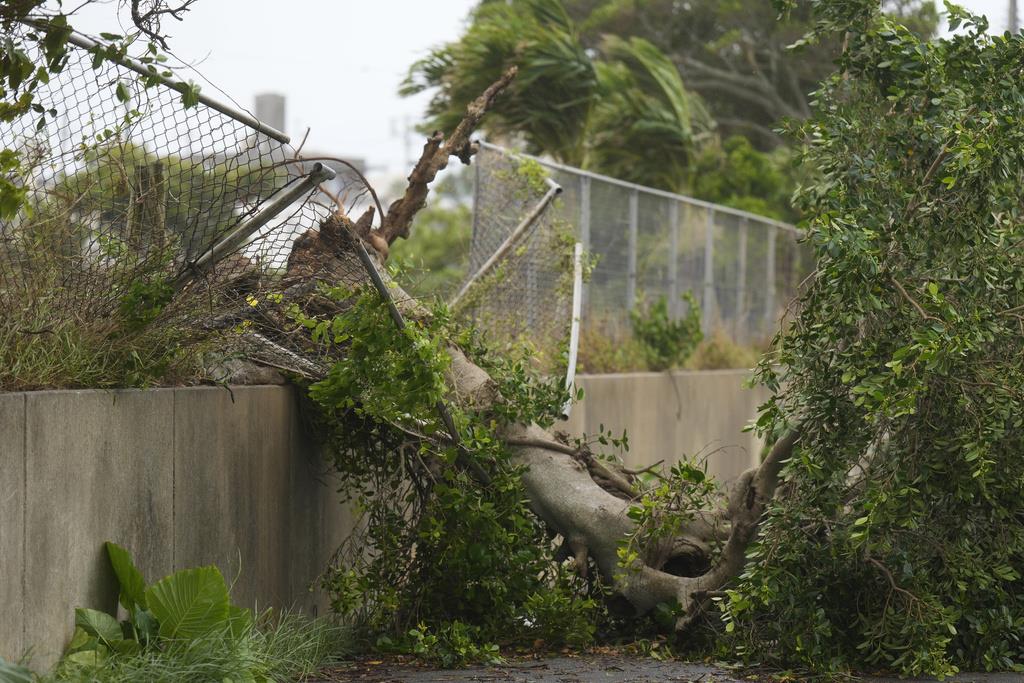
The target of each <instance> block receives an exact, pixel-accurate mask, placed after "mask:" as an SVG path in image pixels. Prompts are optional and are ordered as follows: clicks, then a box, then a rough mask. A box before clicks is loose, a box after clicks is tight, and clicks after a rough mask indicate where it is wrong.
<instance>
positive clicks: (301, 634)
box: [0, 542, 343, 683]
mask: <svg viewBox="0 0 1024 683" xmlns="http://www.w3.org/2000/svg"><path fill="white" fill-rule="evenodd" d="M106 549H107V554H108V556H109V558H110V563H111V566H112V567H113V569H114V573H115V575H116V576H117V578H118V581H119V583H120V586H121V591H120V596H119V602H120V604H121V606H122V607H123V608H124V609H125V612H126V613H127V615H128V618H127V619H126V620H124V621H123V622H118V620H117V619H116V618H114V617H113V616H111V615H109V614H107V613H106V612H101V611H98V610H93V609H84V608H79V609H76V610H75V633H74V636H73V637H72V639H71V643H70V644H69V645H68V648H67V652H66V653H65V655H64V658H63V659H62V660H61V663H60V665H59V666H58V667H57V670H56V671H55V672H54V673H53V674H52V675H51V676H49V677H47V678H46V679H44V680H51V681H54V683H57V682H61V681H82V680H89V681H98V682H103V683H114V682H121V681H125V682H127V681H135V680H147V681H179V680H194V681H211V682H214V681H217V682H219V681H223V680H243V681H252V682H253V683H269V682H270V681H272V680H279V679H280V677H282V676H287V677H293V676H296V675H301V674H308V673H312V672H313V671H315V670H316V669H317V668H318V667H319V666H320V665H322V664H323V663H324V662H325V661H326V660H327V659H328V658H329V657H330V655H331V653H332V652H333V651H337V648H338V647H340V646H341V645H342V644H343V643H342V640H343V635H342V634H341V632H340V631H338V630H337V629H335V628H331V627H328V626H327V625H326V624H319V623H316V622H308V621H305V620H303V619H301V618H298V617H294V616H290V615H284V616H282V617H279V618H275V617H272V616H271V615H270V614H269V613H267V614H265V615H262V616H261V617H259V618H257V617H256V616H255V615H254V614H253V613H252V612H251V611H250V610H247V609H242V608H239V607H235V606H233V605H231V604H230V598H229V596H228V587H227V584H226V583H225V581H224V577H223V576H222V575H221V573H220V570H219V569H217V568H216V567H213V566H210V567H200V568H197V569H185V570H182V571H179V572H176V573H174V574H172V575H170V576H168V577H165V578H164V579H162V580H160V581H158V582H157V583H155V584H153V585H152V586H150V587H148V588H146V587H145V580H144V578H143V576H142V573H141V572H140V571H139V570H138V568H136V567H135V565H134V563H133V562H132V560H131V557H130V556H129V554H128V552H127V551H126V550H125V549H124V548H122V547H121V546H118V545H117V544H114V543H110V542H108V543H107V544H106ZM26 673H27V671H26ZM3 675H4V673H3V671H2V670H0V680H4V679H3ZM12 680H17V679H12ZM24 680H26V681H28V680H33V679H32V678H31V677H29V678H26V679H24Z"/></svg>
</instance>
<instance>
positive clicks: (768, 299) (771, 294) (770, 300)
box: [764, 228, 777, 329]
mask: <svg viewBox="0 0 1024 683" xmlns="http://www.w3.org/2000/svg"><path fill="white" fill-rule="evenodd" d="M776 232H777V231H776V229H775V228H770V229H769V230H768V264H767V268H766V269H765V270H767V271H768V276H767V277H768V280H767V282H765V290H764V291H765V299H764V322H765V327H766V328H767V329H772V325H773V324H774V323H775V235H776Z"/></svg>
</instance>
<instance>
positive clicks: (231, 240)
mask: <svg viewBox="0 0 1024 683" xmlns="http://www.w3.org/2000/svg"><path fill="white" fill-rule="evenodd" d="M26 30H28V29H26ZM71 43H72V44H71V45H69V49H68V56H67V59H66V64H65V65H64V67H63V69H62V70H61V71H60V72H59V73H57V74H54V75H53V76H51V78H50V79H49V82H48V83H46V84H44V85H42V86H41V87H40V88H39V89H38V91H37V92H36V93H35V98H36V101H37V102H38V103H39V104H41V105H42V107H43V108H44V109H47V110H50V109H52V110H53V113H51V114H48V115H46V116H40V114H38V113H36V112H34V111H33V112H29V113H27V114H25V115H23V116H21V117H18V118H15V119H14V120H12V121H9V122H5V123H2V124H0V148H2V149H8V150H13V151H15V152H16V153H17V154H18V157H19V163H20V166H21V169H22V170H21V172H20V179H19V182H21V183H22V186H23V187H24V188H25V189H26V190H27V201H26V202H25V206H24V208H23V210H21V211H20V212H19V213H18V214H17V215H16V216H15V217H13V218H12V219H9V220H3V221H0V318H2V319H4V320H7V321H12V320H15V321H17V320H18V318H19V316H20V317H21V318H24V319H31V322H32V326H33V327H35V328H38V329H41V330H44V331H45V330H50V329H52V326H51V325H50V324H49V323H50V322H51V321H67V320H72V321H79V322H81V323H83V324H90V325H102V324H104V321H106V322H109V323H110V326H111V327H113V326H115V324H124V323H125V321H126V320H128V321H129V322H130V321H131V319H132V318H133V316H134V317H140V318H142V319H145V318H146V316H147V311H150V310H152V311H156V310H158V309H159V310H160V317H161V318H162V322H163V323H164V324H165V325H176V326H179V327H180V326H187V325H197V326H198V325H200V324H205V321H208V320H210V319H211V317H212V316H214V315H215V314H217V313H218V312H219V311H221V310H224V309H226V308H228V307H229V306H231V305H235V304H237V303H238V302H239V301H244V300H245V298H246V297H249V296H252V295H253V294H254V293H258V292H262V293H265V292H267V291H273V290H274V289H275V288H277V287H278V286H279V284H280V275H281V274H282V273H283V271H284V269H285V266H286V263H287V259H288V258H289V254H290V252H291V249H292V246H293V243H294V242H295V239H296V238H297V237H298V236H299V235H300V234H302V233H303V232H304V231H305V230H307V229H309V228H311V227H316V226H317V225H318V224H319V223H320V221H321V220H322V218H323V217H324V216H325V215H326V213H327V211H328V210H330V207H329V206H328V204H329V203H330V202H326V201H325V202H317V201H315V198H314V201H309V200H310V198H311V196H314V195H315V193H316V188H317V185H318V183H320V182H326V183H333V186H332V187H331V188H330V190H331V195H332V197H331V199H339V198H340V199H342V200H343V199H345V198H346V197H348V198H349V199H351V198H352V197H351V196H348V195H351V194H352V193H351V192H349V193H346V190H352V189H353V188H352V187H347V186H346V184H351V182H350V181H351V178H346V177H344V176H341V177H339V178H337V179H335V180H332V176H333V175H334V174H333V172H331V171H330V170H329V169H326V168H323V167H320V166H318V165H314V164H312V163H309V162H300V161H296V160H295V159H294V151H293V150H292V149H291V147H290V146H289V141H288V138H287V137H286V136H285V135H284V134H283V133H281V132H279V131H276V130H274V129H272V128H269V127H268V126H266V125H264V124H262V123H260V122H259V121H257V120H256V119H255V118H253V117H252V116H251V115H249V114H248V113H246V112H244V111H241V110H239V109H238V108H236V107H233V106H231V105H225V104H223V103H220V102H218V101H216V100H213V99H210V98H207V97H205V96H203V95H200V96H199V102H198V104H195V105H194V106H191V107H186V106H184V105H183V102H182V92H183V91H184V90H186V89H187V87H186V86H185V85H184V84H182V83H180V82H178V81H175V80H173V79H172V77H171V76H170V74H169V73H161V70H162V66H160V65H159V64H158V63H155V62H153V63H150V64H142V63H139V62H137V61H133V60H131V59H127V58H122V59H119V60H118V61H117V62H113V61H103V60H98V59H96V60H94V57H95V55H96V53H97V46H96V43H94V42H93V41H91V40H90V39H88V38H86V37H84V36H81V35H79V34H72V38H71ZM31 56H33V55H30V57H31ZM97 64H98V66H97ZM171 300H173V303H172V304H171V305H169V306H167V307H165V308H163V307H161V306H160V305H159V304H161V303H162V302H163V301H171ZM34 332H36V330H28V331H27V333H34Z"/></svg>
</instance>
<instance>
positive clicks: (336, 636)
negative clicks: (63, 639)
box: [38, 612, 353, 683]
mask: <svg viewBox="0 0 1024 683" xmlns="http://www.w3.org/2000/svg"><path fill="white" fill-rule="evenodd" d="M352 650H353V647H352V638H351V634H350V632H349V630H348V629H347V628H346V627H342V626H338V625H335V624H333V623H331V622H329V621H326V620H323V619H309V618H308V617H304V616H302V615H299V614H291V613H285V614H283V615H280V616H273V615H271V614H270V613H269V612H268V613H266V614H264V615H263V617H261V618H260V619H259V620H257V624H256V625H255V626H253V627H251V628H249V629H247V630H245V631H244V632H242V633H240V634H233V633H231V631H230V629H227V630H224V631H219V632H216V633H212V634H209V635H207V636H204V637H202V638H198V639H192V640H176V641H167V642H166V643H165V644H164V645H163V646H162V647H149V648H146V649H145V650H143V651H142V652H139V653H136V654H129V655H112V656H109V657H108V658H107V659H105V660H104V661H103V662H101V663H99V664H98V665H97V666H88V667H86V666H82V665H80V664H75V663H72V662H67V661H66V662H64V663H63V664H61V665H60V666H58V668H57V670H56V671H55V672H54V673H52V674H50V675H47V676H43V677H41V678H39V679H38V681H39V683H137V682H139V681H147V682H149V683H171V682H172V681H173V682H175V683H178V682H181V681H189V682H190V683H223V682H224V681H238V682H241V681H247V682H255V683H262V682H268V683H269V682H270V681H275V682H284V681H297V680H302V679H303V678H305V677H308V676H311V675H313V674H315V673H317V672H318V671H320V670H322V669H323V668H324V667H325V666H327V665H329V664H331V663H333V662H336V661H338V660H339V659H341V658H343V657H345V656H346V655H349V654H351V652H352Z"/></svg>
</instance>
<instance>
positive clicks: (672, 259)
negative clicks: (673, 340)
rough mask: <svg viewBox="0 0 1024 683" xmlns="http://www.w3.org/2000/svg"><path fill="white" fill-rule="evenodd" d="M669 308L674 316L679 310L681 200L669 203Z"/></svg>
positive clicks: (674, 316) (676, 315)
mask: <svg viewBox="0 0 1024 683" xmlns="http://www.w3.org/2000/svg"><path fill="white" fill-rule="evenodd" d="M668 230H669V237H668V310H669V314H670V315H671V316H672V317H673V318H678V317H679V315H680V311H679V202H677V201H672V202H671V203H670V204H669V205H668Z"/></svg>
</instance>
